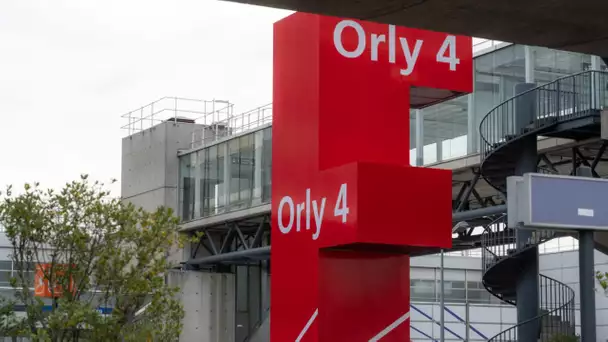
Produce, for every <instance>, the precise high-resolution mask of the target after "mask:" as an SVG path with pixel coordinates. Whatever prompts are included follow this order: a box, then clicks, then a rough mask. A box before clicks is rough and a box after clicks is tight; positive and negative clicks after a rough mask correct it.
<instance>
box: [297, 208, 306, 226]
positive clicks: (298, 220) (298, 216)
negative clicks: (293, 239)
mask: <svg viewBox="0 0 608 342" xmlns="http://www.w3.org/2000/svg"><path fill="white" fill-rule="evenodd" d="M304 207H305V204H304V203H300V204H298V205H296V231H297V232H299V231H300V221H301V217H302V211H304Z"/></svg>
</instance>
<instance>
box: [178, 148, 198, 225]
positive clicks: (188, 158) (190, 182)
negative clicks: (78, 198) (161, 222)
mask: <svg viewBox="0 0 608 342" xmlns="http://www.w3.org/2000/svg"><path fill="white" fill-rule="evenodd" d="M193 162H194V163H193ZM195 163H196V153H191V154H188V155H185V156H183V157H181V159H180V166H179V174H180V209H181V214H182V219H183V220H184V221H188V220H192V219H193V218H194V197H195V178H194V176H195V175H194V165H195Z"/></svg>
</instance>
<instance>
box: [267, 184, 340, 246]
mask: <svg viewBox="0 0 608 342" xmlns="http://www.w3.org/2000/svg"><path fill="white" fill-rule="evenodd" d="M347 191H348V185H347V184H346V183H343V184H342V185H341V186H340V190H339V191H338V199H337V200H336V205H335V207H334V216H340V217H341V218H342V223H346V221H347V217H348V213H349V211H350V210H349V209H348V204H347V201H346V197H347ZM311 196H312V193H311V190H310V189H306V199H305V201H304V202H302V203H299V204H294V202H293V198H292V197H291V196H283V198H281V201H280V202H279V210H278V219H277V220H278V226H279V231H280V232H281V233H283V234H288V233H289V232H291V230H292V229H293V228H294V225H295V228H296V232H300V231H302V227H301V225H302V224H301V222H302V218H304V219H305V225H304V226H305V229H306V230H307V231H308V230H311V221H312V219H314V223H315V230H314V232H313V234H312V239H313V240H316V239H318V238H319V235H320V234H321V226H322V224H323V214H324V213H325V203H326V202H327V197H322V198H320V199H319V201H317V200H311ZM311 209H312V210H311ZM284 210H288V211H289V216H288V217H289V218H288V219H287V220H284V219H283V212H284ZM311 213H312V216H311ZM284 221H287V222H284Z"/></svg>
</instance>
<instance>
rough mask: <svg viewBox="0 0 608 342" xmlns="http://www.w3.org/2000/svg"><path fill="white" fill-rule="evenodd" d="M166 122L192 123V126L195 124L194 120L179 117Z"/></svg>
mask: <svg viewBox="0 0 608 342" xmlns="http://www.w3.org/2000/svg"><path fill="white" fill-rule="evenodd" d="M165 122H182V123H192V124H193V123H195V122H194V120H192V119H189V118H185V117H183V116H177V117H174V118H170V119H167V120H165Z"/></svg>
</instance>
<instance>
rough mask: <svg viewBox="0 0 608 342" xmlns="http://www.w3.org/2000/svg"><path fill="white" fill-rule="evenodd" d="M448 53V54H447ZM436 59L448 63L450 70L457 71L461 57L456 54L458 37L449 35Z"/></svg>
mask: <svg viewBox="0 0 608 342" xmlns="http://www.w3.org/2000/svg"><path fill="white" fill-rule="evenodd" d="M446 53H447V56H446ZM435 59H436V60H437V62H439V63H448V64H449V65H450V71H456V66H457V65H458V64H460V59H459V58H458V57H457V56H456V37H455V36H451V35H450V36H447V37H445V40H444V41H443V44H441V47H440V48H439V51H437V56H435Z"/></svg>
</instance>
